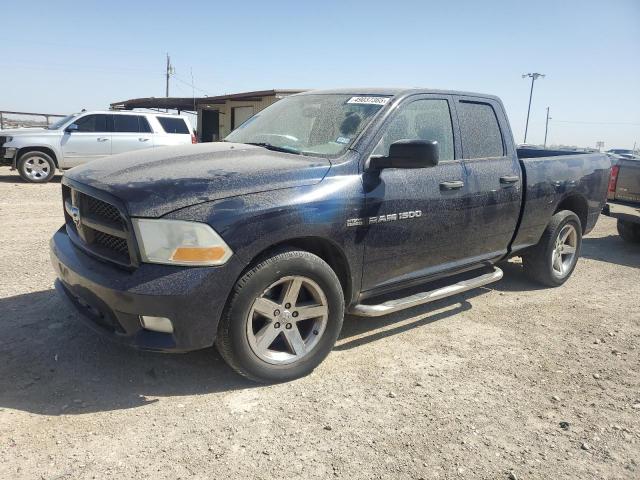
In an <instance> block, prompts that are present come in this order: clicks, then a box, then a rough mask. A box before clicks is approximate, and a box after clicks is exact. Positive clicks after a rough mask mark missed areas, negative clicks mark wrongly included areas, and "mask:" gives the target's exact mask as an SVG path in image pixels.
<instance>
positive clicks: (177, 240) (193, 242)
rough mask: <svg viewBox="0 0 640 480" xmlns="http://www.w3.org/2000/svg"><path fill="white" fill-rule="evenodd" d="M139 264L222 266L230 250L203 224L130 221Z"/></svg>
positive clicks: (144, 220)
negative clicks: (136, 241) (136, 242)
mask: <svg viewBox="0 0 640 480" xmlns="http://www.w3.org/2000/svg"><path fill="white" fill-rule="evenodd" d="M131 221H132V222H133V229H134V230H135V233H136V238H137V239H138V246H139V247H140V254H141V256H142V261H144V262H150V263H166V264H171V265H194V266H204V265H222V264H224V263H225V262H226V261H227V260H229V257H231V255H233V251H231V249H230V248H229V246H228V245H227V244H226V243H225V242H224V240H222V238H221V237H220V235H218V234H217V233H216V232H215V230H213V228H211V227H210V226H209V225H207V224H206V223H198V222H186V221H183V220H164V219H158V220H154V219H146V218H133V219H131Z"/></svg>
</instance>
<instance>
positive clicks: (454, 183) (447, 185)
mask: <svg viewBox="0 0 640 480" xmlns="http://www.w3.org/2000/svg"><path fill="white" fill-rule="evenodd" d="M462 187H464V182H463V181H462V180H449V181H447V182H440V190H458V189H460V188H462Z"/></svg>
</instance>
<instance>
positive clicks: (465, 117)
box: [455, 96, 522, 261]
mask: <svg viewBox="0 0 640 480" xmlns="http://www.w3.org/2000/svg"><path fill="white" fill-rule="evenodd" d="M455 98H456V111H457V114H458V120H459V123H460V138H461V142H462V156H463V158H464V161H463V162H464V167H465V171H466V177H467V191H466V192H465V196H464V218H465V219H464V222H465V224H466V225H467V226H468V235H467V236H466V237H463V238H460V239H459V241H460V242H461V243H462V247H463V248H464V250H465V251H466V252H467V253H468V255H469V257H472V258H473V259H474V260H475V261H482V260H488V259H492V258H496V257H500V256H502V255H504V254H506V253H507V249H508V247H509V242H510V241H511V238H512V237H513V234H514V232H515V231H516V224H517V222H518V218H519V216H520V204H521V201H522V178H521V168H520V164H519V162H518V157H517V155H516V152H515V148H514V146H513V142H511V141H510V139H511V131H510V129H509V124H508V122H507V119H506V116H505V115H504V110H503V108H502V105H501V104H500V103H499V102H497V101H495V100H493V99H486V98H477V97H462V96H456V97H455Z"/></svg>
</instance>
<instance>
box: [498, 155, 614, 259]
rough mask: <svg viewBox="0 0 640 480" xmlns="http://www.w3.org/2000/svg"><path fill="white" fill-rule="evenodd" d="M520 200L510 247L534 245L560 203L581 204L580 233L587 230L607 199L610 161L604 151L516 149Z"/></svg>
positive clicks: (517, 247)
mask: <svg viewBox="0 0 640 480" xmlns="http://www.w3.org/2000/svg"><path fill="white" fill-rule="evenodd" d="M518 159H519V161H520V166H521V168H522V172H523V173H522V176H523V180H522V184H523V187H524V188H523V202H522V205H523V206H522V211H521V215H520V222H519V226H518V230H517V233H516V235H515V238H514V240H513V242H512V247H511V250H512V251H514V252H515V251H517V250H521V249H523V248H526V247H529V246H531V245H535V244H536V243H537V242H538V240H539V239H540V237H541V236H542V233H543V232H544V229H545V227H546V226H547V224H548V222H549V218H550V217H551V215H553V214H554V212H555V211H557V210H561V209H562V205H563V204H568V203H572V204H575V205H580V207H578V208H579V209H580V212H581V214H580V215H578V216H579V217H580V220H581V222H582V227H583V234H586V233H588V232H590V231H591V230H592V229H593V227H594V226H595V224H596V221H597V219H598V215H599V214H600V211H601V210H602V207H603V206H604V203H605V201H606V191H607V185H608V182H609V171H610V169H611V162H610V160H609V157H607V155H605V154H603V153H576V152H571V151H563V150H542V149H539V150H538V149H518Z"/></svg>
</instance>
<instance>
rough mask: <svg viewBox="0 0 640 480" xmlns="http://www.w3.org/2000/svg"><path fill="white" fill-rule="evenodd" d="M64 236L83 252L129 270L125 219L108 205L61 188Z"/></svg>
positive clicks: (72, 189)
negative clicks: (64, 225)
mask: <svg viewBox="0 0 640 480" xmlns="http://www.w3.org/2000/svg"><path fill="white" fill-rule="evenodd" d="M62 198H63V201H64V210H65V220H66V227H67V233H68V234H69V236H70V237H71V239H72V240H73V241H74V243H75V244H76V245H78V246H79V247H81V248H82V249H84V250H85V251H87V252H89V253H91V254H93V255H95V256H97V257H99V258H101V259H103V260H108V261H111V262H114V263H117V264H119V265H122V266H127V267H128V266H132V265H133V256H132V254H131V243H130V241H131V240H130V231H129V228H128V222H127V218H126V216H125V215H123V213H122V212H121V211H120V210H119V209H118V208H117V207H116V206H115V205H112V204H111V203H108V202H105V201H104V200H101V199H99V198H96V197H93V196H91V195H88V194H86V193H84V192H81V191H79V190H75V189H74V188H72V187H69V186H68V185H64V184H63V186H62Z"/></svg>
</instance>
